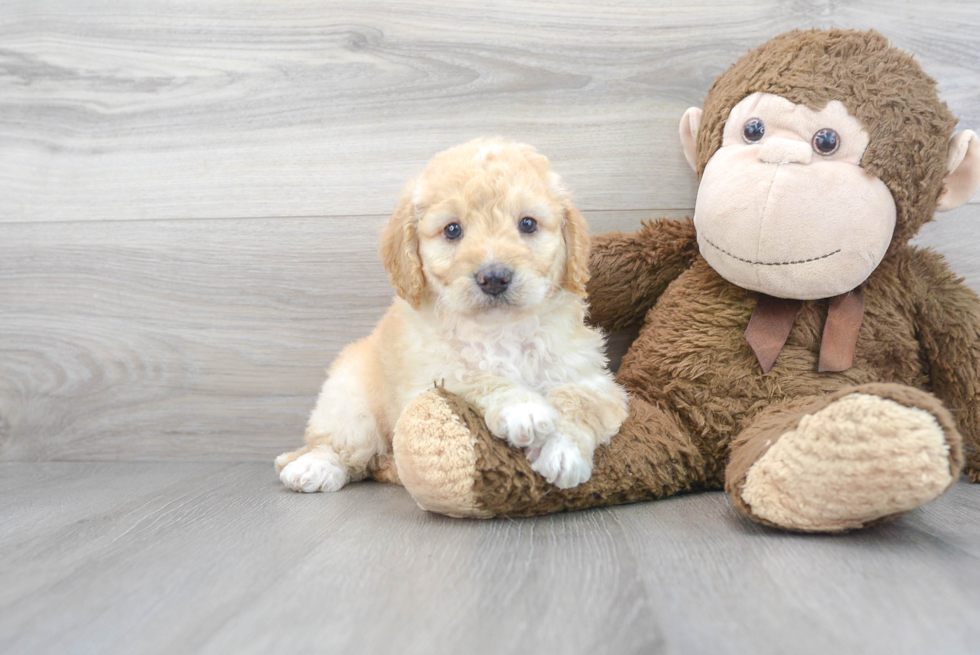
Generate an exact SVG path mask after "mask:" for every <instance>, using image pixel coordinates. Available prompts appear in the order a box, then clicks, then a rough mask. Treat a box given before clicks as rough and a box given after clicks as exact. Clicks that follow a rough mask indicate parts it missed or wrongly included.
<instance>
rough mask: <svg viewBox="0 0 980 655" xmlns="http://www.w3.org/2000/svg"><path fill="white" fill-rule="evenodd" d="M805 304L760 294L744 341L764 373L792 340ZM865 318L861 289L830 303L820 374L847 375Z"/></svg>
mask: <svg viewBox="0 0 980 655" xmlns="http://www.w3.org/2000/svg"><path fill="white" fill-rule="evenodd" d="M802 306H803V301H802V300H786V299H784V298H774V297H772V296H767V295H766V294H764V293H763V294H759V302H758V303H757V304H756V306H755V311H753V312H752V318H750V319H749V326H748V327H747V328H745V339H746V340H747V341H748V342H749V345H750V346H752V351H753V352H754V353H755V356H756V359H758V360H759V364H761V365H762V372H763V373H768V372H769V369H771V368H772V365H773V364H775V363H776V358H777V357H779V352H780V351H781V350H782V349H783V346H784V345H785V344H786V339H787V338H789V331H790V330H791V329H793V322H794V321H795V320H796V314H797V312H799V311H800V307H802ZM862 318H864V294H863V293H862V292H861V287H858V288H856V289H854V290H852V291H848V292H847V293H842V294H841V295H839V296H834V297H833V298H831V299H830V305H829V307H828V308H827V322H826V323H824V326H823V336H822V337H821V339H820V364H819V366H818V367H817V370H818V371H820V372H821V373H824V372H826V371H846V370H847V369H849V368H851V362H852V361H853V360H854V346H855V345H856V344H857V338H858V331H859V330H860V329H861V319H862Z"/></svg>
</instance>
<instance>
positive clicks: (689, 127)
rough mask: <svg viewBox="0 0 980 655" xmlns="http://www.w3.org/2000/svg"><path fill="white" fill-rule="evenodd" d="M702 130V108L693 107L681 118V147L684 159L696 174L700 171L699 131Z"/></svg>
mask: <svg viewBox="0 0 980 655" xmlns="http://www.w3.org/2000/svg"><path fill="white" fill-rule="evenodd" d="M699 129H701V108H700V107H691V108H690V109H688V110H687V111H685V112H684V115H683V116H681V145H682V146H684V159H686V160H687V163H688V164H689V165H690V167H691V168H693V169H694V172H697V170H698V130H699Z"/></svg>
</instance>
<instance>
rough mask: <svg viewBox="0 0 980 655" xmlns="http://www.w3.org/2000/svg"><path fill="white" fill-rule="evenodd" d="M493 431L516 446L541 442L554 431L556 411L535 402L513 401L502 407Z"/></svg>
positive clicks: (524, 446)
mask: <svg viewBox="0 0 980 655" xmlns="http://www.w3.org/2000/svg"><path fill="white" fill-rule="evenodd" d="M495 418H496V426H495V429H494V430H493V433H494V434H495V435H497V436H498V437H500V438H502V439H506V440H507V443H509V444H510V445H512V446H515V447H517V448H527V447H528V446H532V445H534V444H541V443H542V442H543V441H544V440H545V439H546V438H547V437H548V436H549V435H551V434H553V433H554V431H555V421H556V420H557V418H558V413H557V412H556V411H555V410H554V408H552V407H549V406H548V405H544V404H542V403H536V402H525V403H515V404H513V405H507V406H506V407H504V408H502V409H501V410H500V412H499V413H498V415H497V417H495Z"/></svg>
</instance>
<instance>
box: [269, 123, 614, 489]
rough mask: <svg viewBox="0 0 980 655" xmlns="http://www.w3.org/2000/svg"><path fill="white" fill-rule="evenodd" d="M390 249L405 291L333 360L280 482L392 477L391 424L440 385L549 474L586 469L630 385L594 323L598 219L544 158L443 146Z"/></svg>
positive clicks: (415, 185)
mask: <svg viewBox="0 0 980 655" xmlns="http://www.w3.org/2000/svg"><path fill="white" fill-rule="evenodd" d="M380 254H381V258H382V259H383V261H384V264H385V267H386V269H387V270H388V273H389V276H390V278H391V282H392V285H393V286H394V287H395V289H396V290H397V292H398V296H399V297H398V298H396V299H395V301H394V303H393V305H392V306H391V308H390V309H389V311H388V313H387V314H386V315H385V317H384V318H383V319H382V320H381V322H380V323H379V324H378V326H377V328H376V329H375V330H374V332H373V333H372V334H371V336H369V337H368V338H366V339H364V340H362V341H359V342H357V343H354V344H351V345H350V346H348V347H347V348H346V349H345V350H344V351H343V352H342V353H341V354H340V356H339V357H338V358H337V361H336V362H335V363H334V365H333V367H332V368H331V370H330V373H329V376H328V378H327V381H326V382H325V383H324V385H323V389H322V390H321V392H320V397H319V399H318V400H317V405H316V408H315V409H314V410H313V414H312V415H311V417H310V421H309V426H308V428H307V430H306V445H305V446H304V447H302V448H300V449H299V450H296V451H294V452H291V453H285V454H283V455H280V456H279V457H278V458H277V459H276V469H277V471H279V473H280V479H281V480H282V482H283V484H285V485H286V486H287V487H289V488H290V489H294V490H296V491H306V492H310V491H335V490H338V489H340V488H341V487H343V486H344V484H346V483H347V482H349V481H352V480H358V479H361V478H364V477H367V476H372V475H373V476H374V477H376V478H379V479H385V480H397V473H396V472H395V471H394V467H393V466H392V464H391V460H390V454H391V443H392V431H393V428H394V425H395V423H396V422H397V420H398V417H399V416H400V415H401V413H402V410H403V409H404V408H405V406H406V405H407V404H408V403H409V401H411V400H412V399H413V398H414V397H415V396H417V395H418V394H419V393H421V392H423V391H425V390H426V389H429V388H431V387H432V385H433V383H439V384H442V385H444V386H445V388H446V389H447V390H448V391H452V392H454V393H456V394H458V395H460V396H462V397H463V398H465V399H467V400H468V401H469V402H471V403H472V404H473V405H474V406H475V407H477V408H478V409H479V410H480V411H481V412H482V413H483V415H484V416H485V417H486V420H487V424H488V426H490V429H491V430H492V432H493V433H494V434H495V435H496V436H498V437H500V438H502V439H506V440H507V441H508V442H509V443H510V444H511V445H513V446H515V447H518V448H523V449H525V452H526V453H527V456H528V459H529V460H530V461H531V464H532V467H533V468H534V470H535V471H537V472H538V473H540V474H541V475H543V476H544V478H545V479H546V480H548V481H549V482H551V483H553V484H555V485H556V486H558V487H561V488H569V487H573V486H576V485H578V484H580V483H582V482H584V481H586V480H587V479H588V478H589V476H590V475H591V471H592V456H593V452H594V450H595V448H596V446H597V445H599V444H602V443H606V442H607V441H608V440H609V439H610V438H611V437H612V435H613V434H615V433H616V432H617V431H618V429H619V427H620V425H621V424H622V422H623V421H624V420H625V418H626V412H627V397H626V393H625V392H624V391H623V390H622V388H621V387H619V386H618V385H617V384H616V383H615V382H614V381H613V378H612V376H611V375H610V374H609V372H608V371H607V370H606V368H605V364H606V359H605V355H604V348H603V339H602V335H601V333H600V332H598V331H597V330H595V329H593V328H590V327H587V326H586V325H585V313H586V305H585V300H584V298H585V284H586V282H587V281H588V257H589V234H588V226H587V225H586V223H585V221H584V219H583V218H582V216H581V215H580V214H579V212H578V210H577V209H576V208H575V205H574V204H573V203H572V201H571V198H570V197H569V194H568V191H567V190H566V189H565V187H564V185H563V184H562V181H561V178H560V177H559V176H558V175H557V174H555V173H554V172H553V171H552V170H551V166H550V164H549V162H548V160H547V158H545V157H544V156H543V155H541V154H539V153H538V152H537V151H536V150H534V148H532V147H530V146H527V145H522V144H516V143H510V142H506V141H502V140H499V139H495V140H477V141H472V142H470V143H466V144H463V145H461V146H457V147H455V148H452V149H450V150H447V151H445V152H442V153H440V154H438V155H436V157H435V158H434V159H433V160H432V161H431V162H430V163H429V165H428V167H427V168H426V169H425V172H424V173H423V174H422V176H421V177H420V178H419V179H418V180H414V181H412V182H410V183H409V184H408V185H407V187H406V190H405V192H404V194H403V197H402V200H401V202H400V204H399V205H398V208H397V209H396V210H395V212H394V214H393V215H392V218H391V221H390V222H389V223H388V225H387V227H386V228H385V229H384V232H383V234H382V237H381V249H380Z"/></svg>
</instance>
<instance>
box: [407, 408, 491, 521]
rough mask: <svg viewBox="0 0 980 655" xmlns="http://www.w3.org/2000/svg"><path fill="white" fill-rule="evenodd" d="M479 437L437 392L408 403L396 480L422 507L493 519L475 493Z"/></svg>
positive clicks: (450, 514)
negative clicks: (481, 505) (477, 441)
mask: <svg viewBox="0 0 980 655" xmlns="http://www.w3.org/2000/svg"><path fill="white" fill-rule="evenodd" d="M484 429H485V428H484ZM477 434H478V432H477V431H474V430H471V429H470V427H468V426H467V425H466V423H465V421H464V419H463V417H461V416H460V415H459V413H457V412H456V411H454V408H453V406H452V405H451V404H450V402H449V401H448V400H447V399H446V398H445V397H444V395H443V394H442V393H440V392H439V391H437V390H433V391H427V392H425V393H423V394H421V395H420V396H418V397H417V398H416V399H415V400H413V401H412V402H411V403H409V404H408V406H407V407H406V408H405V410H404V411H403V412H402V415H401V417H400V418H399V419H398V424H397V425H396V426H395V434H394V439H393V449H394V454H395V466H396V468H397V471H398V479H399V480H400V481H401V483H402V484H403V485H405V488H406V489H408V492H409V493H410V494H411V495H412V498H414V499H415V502H417V503H418V505H419V507H421V508H422V509H425V510H429V511H431V512H438V513H439V514H446V515H448V516H455V517H458V518H462V517H473V518H487V517H489V516H491V513H490V512H489V511H487V510H485V509H483V508H481V507H480V503H479V501H478V498H477V492H476V489H475V486H476V480H477V470H476V458H477V453H476V440H477Z"/></svg>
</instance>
